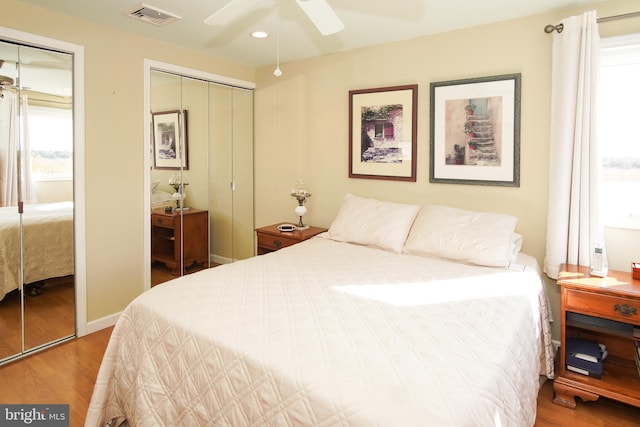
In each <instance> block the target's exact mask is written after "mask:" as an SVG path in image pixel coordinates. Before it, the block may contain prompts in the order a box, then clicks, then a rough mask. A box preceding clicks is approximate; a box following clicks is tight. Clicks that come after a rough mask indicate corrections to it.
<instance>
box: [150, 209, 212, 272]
mask: <svg viewBox="0 0 640 427" xmlns="http://www.w3.org/2000/svg"><path fill="white" fill-rule="evenodd" d="M180 242H182V245H181V244H180ZM181 249H182V250H181ZM181 258H182V259H183V262H182V263H181V262H180V261H181ZM153 261H159V262H162V263H164V264H165V265H166V266H167V267H169V268H170V269H171V271H172V273H173V274H176V275H177V274H180V273H181V266H182V267H184V268H185V269H186V268H188V267H190V266H191V265H193V264H194V263H201V264H202V266H203V267H204V268H206V267H208V265H209V213H208V212H207V211H204V210H200V209H189V210H186V211H183V212H182V215H180V212H176V211H171V212H165V211H164V209H154V210H152V211H151V262H153Z"/></svg>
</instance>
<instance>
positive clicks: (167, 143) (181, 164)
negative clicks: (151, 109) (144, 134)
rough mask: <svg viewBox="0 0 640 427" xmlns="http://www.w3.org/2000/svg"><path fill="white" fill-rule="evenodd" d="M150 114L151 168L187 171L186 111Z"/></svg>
mask: <svg viewBox="0 0 640 427" xmlns="http://www.w3.org/2000/svg"><path fill="white" fill-rule="evenodd" d="M151 114H152V121H151V122H152V127H153V129H152V138H153V141H152V146H153V166H154V167H155V168H156V169H189V156H188V153H189V151H188V139H187V110H182V111H181V110H172V111H159V112H156V113H151Z"/></svg>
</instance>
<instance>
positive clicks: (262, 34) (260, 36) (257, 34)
mask: <svg viewBox="0 0 640 427" xmlns="http://www.w3.org/2000/svg"><path fill="white" fill-rule="evenodd" d="M251 37H253V38H254V39H266V38H267V37H269V33H267V32H266V31H254V32H252V33H251Z"/></svg>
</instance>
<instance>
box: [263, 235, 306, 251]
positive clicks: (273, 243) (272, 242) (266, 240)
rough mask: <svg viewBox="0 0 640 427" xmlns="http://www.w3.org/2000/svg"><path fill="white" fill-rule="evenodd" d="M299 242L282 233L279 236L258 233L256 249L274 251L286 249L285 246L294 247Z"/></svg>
mask: <svg viewBox="0 0 640 427" xmlns="http://www.w3.org/2000/svg"><path fill="white" fill-rule="evenodd" d="M299 242H300V240H299V239H293V238H291V237H288V236H287V235H286V234H284V233H283V234H282V235H281V236H273V235H270V234H263V233H258V247H261V248H266V249H272V250H274V251H277V250H278V249H282V248H286V247H287V246H291V245H295V244H296V243H299Z"/></svg>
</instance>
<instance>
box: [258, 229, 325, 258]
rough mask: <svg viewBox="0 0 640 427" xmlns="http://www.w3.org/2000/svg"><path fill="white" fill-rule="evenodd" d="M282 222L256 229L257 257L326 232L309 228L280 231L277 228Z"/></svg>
mask: <svg viewBox="0 0 640 427" xmlns="http://www.w3.org/2000/svg"><path fill="white" fill-rule="evenodd" d="M280 224H285V223H284V222H281V223H278V224H273V225H268V226H266V227H261V228H256V234H257V235H258V255H264V254H266V253H269V252H274V251H277V250H278V249H282V248H286V247H287V246H291V245H295V244H296V243H300V242H302V241H305V240H307V239H309V238H311V237H313V236H316V235H318V234H320V233H323V232H325V231H327V229H326V228H321V227H309V228H307V229H306V230H295V231H280V230H278V226H279V225H280Z"/></svg>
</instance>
